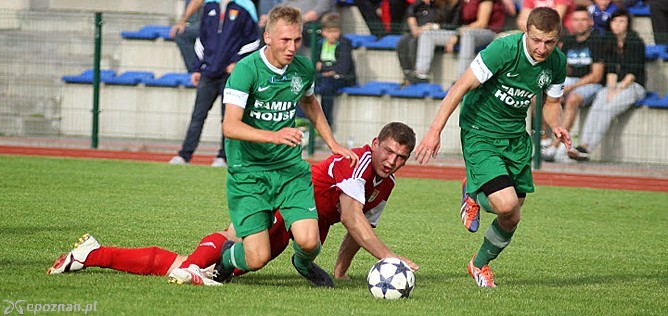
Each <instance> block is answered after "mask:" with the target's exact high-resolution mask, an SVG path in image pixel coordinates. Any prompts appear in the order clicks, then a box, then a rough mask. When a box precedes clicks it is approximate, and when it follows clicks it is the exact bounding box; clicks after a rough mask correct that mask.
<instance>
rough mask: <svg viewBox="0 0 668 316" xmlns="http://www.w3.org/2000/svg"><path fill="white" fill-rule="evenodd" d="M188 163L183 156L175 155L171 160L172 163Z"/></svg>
mask: <svg viewBox="0 0 668 316" xmlns="http://www.w3.org/2000/svg"><path fill="white" fill-rule="evenodd" d="M187 163H188V162H187V161H186V160H185V159H183V157H181V156H174V157H172V159H170V160H169V164H170V165H185V164H187Z"/></svg>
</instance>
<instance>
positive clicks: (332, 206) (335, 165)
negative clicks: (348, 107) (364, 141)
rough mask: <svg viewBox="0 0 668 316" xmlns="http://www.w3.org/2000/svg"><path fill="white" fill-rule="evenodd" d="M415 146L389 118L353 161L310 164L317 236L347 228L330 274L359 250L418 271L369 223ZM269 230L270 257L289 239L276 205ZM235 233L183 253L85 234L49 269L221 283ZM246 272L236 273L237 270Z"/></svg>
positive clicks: (409, 132) (342, 269) (343, 273)
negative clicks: (217, 271) (220, 270)
mask: <svg viewBox="0 0 668 316" xmlns="http://www.w3.org/2000/svg"><path fill="white" fill-rule="evenodd" d="M414 147H415V132H414V131H413V129H412V128H410V127H409V126H408V125H406V124H403V123H399V122H392V123H389V124H387V125H385V126H384V127H383V128H382V129H381V131H380V133H379V134H378V137H376V138H374V139H373V141H372V142H371V144H370V145H365V146H363V147H361V148H354V149H353V151H354V152H355V153H356V154H357V155H358V156H359V157H360V159H359V164H358V165H357V166H353V167H351V166H350V160H349V159H346V158H344V157H342V156H341V155H331V156H329V157H328V158H327V159H325V160H324V161H321V162H319V163H317V164H315V165H312V166H311V179H312V181H313V185H314V192H315V201H316V206H317V211H318V226H319V228H320V239H321V242H322V243H324V242H325V239H326V238H327V233H328V232H329V228H330V227H331V226H332V225H334V224H336V223H338V222H341V223H342V224H343V226H345V228H346V230H347V233H346V235H345V236H344V237H343V241H342V243H341V246H340V249H339V255H338V258H337V260H336V265H335V268H334V277H335V278H337V279H345V278H347V271H348V268H349V267H350V263H351V262H352V259H353V257H354V256H355V254H356V253H357V252H358V251H359V249H360V248H364V249H366V250H367V251H368V252H369V253H370V254H371V255H373V256H374V257H376V258H378V259H382V258H388V257H395V258H399V259H401V260H403V261H405V262H406V263H407V264H408V265H409V266H410V267H411V269H413V270H418V269H419V266H418V265H417V264H415V263H414V262H413V261H411V260H409V259H407V258H404V257H401V256H399V255H397V254H395V253H394V252H392V251H391V250H390V249H389V248H388V247H387V246H386V245H385V243H383V241H382V240H381V239H380V238H378V236H377V235H376V234H375V233H374V231H373V229H372V228H375V227H376V225H378V221H379V219H380V216H381V214H382V213H383V211H384V209H385V205H386V203H387V201H388V200H389V197H390V194H391V193H392V189H394V185H395V177H394V173H395V172H397V170H399V169H400V168H401V167H403V166H404V165H405V164H406V161H407V160H408V158H409V156H410V154H411V152H412V151H413V148H414ZM269 235H270V241H271V258H272V259H273V258H276V257H277V256H278V255H279V254H281V253H282V252H283V250H284V249H285V248H286V247H287V246H288V244H289V242H290V237H291V236H290V232H289V231H286V230H285V225H284V223H283V218H282V217H281V215H280V213H279V212H278V211H276V212H275V214H274V223H273V225H272V226H271V228H270V230H269ZM236 239H237V238H236V236H235V234H234V227H233V226H232V225H230V227H229V228H228V229H226V230H225V231H223V232H217V233H213V234H210V235H208V236H206V237H204V238H203V239H202V240H201V241H200V243H199V245H198V246H197V247H196V248H195V250H194V252H193V253H192V254H190V255H189V256H183V255H179V254H177V253H175V252H172V251H169V250H166V249H162V248H159V247H156V246H153V247H147V248H117V247H107V246H101V245H100V244H99V243H98V241H97V240H96V239H95V238H94V237H93V236H91V235H88V234H86V235H84V236H83V237H82V238H81V239H80V240H79V242H78V243H76V244H75V245H74V249H72V250H71V251H70V252H69V253H67V254H63V255H61V256H60V257H59V258H58V259H56V260H55V262H54V264H53V265H52V266H51V267H50V268H49V269H48V271H47V273H48V274H59V273H66V272H74V271H78V270H82V269H84V268H88V267H101V268H110V269H114V270H119V271H125V272H129V273H135V274H143V275H167V276H169V282H170V283H178V284H182V283H191V284H196V285H201V284H204V285H219V284H220V282H217V281H214V280H213V278H214V277H215V276H214V273H213V266H214V265H215V264H217V263H218V261H219V259H220V250H221V249H222V248H223V244H224V243H226V242H231V241H234V240H236ZM244 273H245V271H235V275H241V274H244Z"/></svg>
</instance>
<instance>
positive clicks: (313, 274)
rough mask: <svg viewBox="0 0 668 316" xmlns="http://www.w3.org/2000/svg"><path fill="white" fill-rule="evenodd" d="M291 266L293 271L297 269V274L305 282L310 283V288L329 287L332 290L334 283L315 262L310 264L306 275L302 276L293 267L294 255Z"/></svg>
mask: <svg viewBox="0 0 668 316" xmlns="http://www.w3.org/2000/svg"><path fill="white" fill-rule="evenodd" d="M292 265H293V266H295V269H297V272H299V274H301V275H302V276H303V277H304V278H306V280H308V281H309V283H311V286H313V287H329V288H333V287H334V281H332V278H331V277H330V276H329V274H328V273H327V271H325V270H323V269H322V268H321V267H319V266H318V265H317V264H315V262H311V264H310V265H309V267H308V274H302V272H301V271H299V270H300V269H298V268H297V266H296V265H295V255H293V256H292Z"/></svg>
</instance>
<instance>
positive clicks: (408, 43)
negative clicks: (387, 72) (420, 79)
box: [397, 34, 418, 74]
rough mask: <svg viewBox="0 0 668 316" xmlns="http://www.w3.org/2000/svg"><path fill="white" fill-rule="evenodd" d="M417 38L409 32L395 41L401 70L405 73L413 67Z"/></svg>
mask: <svg viewBox="0 0 668 316" xmlns="http://www.w3.org/2000/svg"><path fill="white" fill-rule="evenodd" d="M417 40H418V39H417V38H416V37H413V35H411V34H405V35H404V36H402V37H401V39H399V42H398V43H397V56H398V57H399V65H401V70H403V71H404V74H406V72H407V71H412V70H413V69H414V68H415V54H416V53H417Z"/></svg>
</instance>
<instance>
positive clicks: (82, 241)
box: [46, 234, 100, 274]
mask: <svg viewBox="0 0 668 316" xmlns="http://www.w3.org/2000/svg"><path fill="white" fill-rule="evenodd" d="M98 248H100V243H98V242H97V240H96V239H95V237H93V236H91V235H89V234H85V235H83V236H81V238H79V241H77V242H76V243H74V248H72V250H70V252H69V253H66V254H62V255H60V257H59V258H58V259H56V260H55V261H54V262H53V266H51V267H50V268H49V270H47V271H46V273H47V274H59V273H65V272H73V271H78V270H81V269H83V268H84V262H86V258H87V257H88V255H89V254H90V253H91V252H92V251H93V250H96V249H98Z"/></svg>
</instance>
